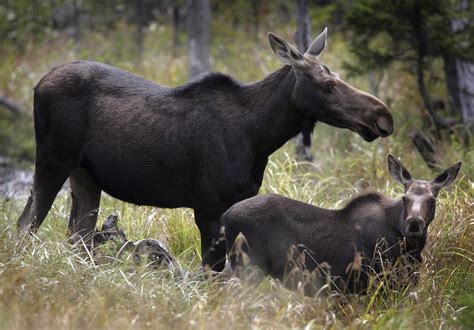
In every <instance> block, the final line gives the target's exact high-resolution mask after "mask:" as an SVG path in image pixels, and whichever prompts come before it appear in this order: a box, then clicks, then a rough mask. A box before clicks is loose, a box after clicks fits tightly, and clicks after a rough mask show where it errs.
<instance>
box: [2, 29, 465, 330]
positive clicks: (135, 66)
mask: <svg viewBox="0 0 474 330" xmlns="http://www.w3.org/2000/svg"><path fill="white" fill-rule="evenodd" d="M121 32H123V31H118V32H116V34H112V33H111V35H110V36H109V37H108V38H104V37H103V36H101V35H100V34H92V33H91V34H89V35H88V36H87V37H85V40H84V41H83V44H82V46H81V48H80V50H77V51H73V45H71V44H70V43H69V42H66V41H65V40H64V39H62V38H61V37H57V38H56V39H54V38H51V39H50V40H48V41H47V42H46V41H45V42H44V44H41V45H37V47H36V48H34V52H33V50H32V49H33V48H32V49H31V51H29V52H27V53H26V54H25V55H23V56H22V57H21V59H20V60H15V56H17V55H16V54H13V53H12V54H5V55H6V57H5V58H6V60H5V62H4V63H3V64H1V65H0V72H1V73H5V75H0V77H6V78H0V86H2V88H3V89H4V90H6V91H7V92H8V93H9V94H10V95H11V96H14V98H15V99H17V100H19V101H21V102H22V103H23V104H27V105H30V106H31V103H32V92H31V88H32V87H33V86H34V84H35V83H36V82H37V81H38V80H39V78H40V77H41V76H42V75H43V74H45V73H46V72H47V71H48V69H49V68H50V67H51V66H53V65H55V64H58V63H64V62H68V61H72V60H74V59H77V58H93V59H96V60H99V61H106V62H108V63H111V64H114V65H118V66H120V67H122V68H125V69H129V70H132V71H134V72H136V73H138V74H141V75H144V76H146V77H147V78H149V79H152V80H155V81H159V82H161V83H164V84H168V85H177V84H179V83H182V82H184V81H185V80H186V58H185V56H184V55H180V56H176V57H173V56H172V55H171V52H169V51H163V49H166V47H165V45H166V42H167V41H166V40H167V37H166V36H169V33H170V31H169V29H167V28H166V27H163V26H157V27H155V28H154V29H153V30H152V31H150V32H149V34H148V36H147V46H146V52H145V54H144V55H143V61H142V62H141V63H137V62H135V61H134V60H133V59H132V58H130V56H129V55H128V53H127V51H128V50H127V49H129V48H127V47H129V46H130V45H129V44H127V42H129V41H127V40H128V39H127V40H123V42H120V38H121ZM276 32H278V33H279V34H281V35H283V36H285V37H288V36H289V35H290V31H287V30H277V31H276ZM125 36H126V35H125ZM122 38H124V39H125V37H122ZM259 40H260V42H259V43H258V44H257V45H255V44H254V43H253V41H252V43H251V42H250V41H248V40H247V39H246V35H245V33H244V32H239V31H230V28H229V30H227V28H226V27H225V26H224V27H222V29H220V32H219V34H217V36H216V37H215V39H214V46H215V47H213V52H214V56H215V58H214V63H213V64H214V66H215V67H216V68H217V69H218V70H221V71H225V72H228V73H234V74H236V76H237V78H239V79H242V80H244V81H251V80H255V79H259V78H261V77H263V75H264V74H266V73H268V72H270V71H272V70H274V69H275V68H277V67H278V66H279V63H278V62H277V61H276V60H275V58H274V57H273V56H272V54H271V52H270V47H269V46H268V45H267V44H266V42H265V36H264V35H263V34H262V35H261V36H259ZM331 40H333V41H331ZM219 44H223V45H226V46H225V47H218V45H219ZM110 50H112V51H110ZM178 53H179V52H178ZM181 53H184V49H181ZM331 54H337V56H336V55H331ZM342 58H349V55H348V54H347V51H346V49H345V47H344V41H343V40H342V39H341V37H340V36H335V37H334V39H331V36H330V40H329V49H328V50H327V52H326V54H325V55H324V56H323V59H324V60H325V61H327V62H328V65H329V67H331V68H333V69H334V70H335V71H339V72H340V73H342V72H341V68H342ZM243 67H246V68H249V69H247V70H243V69H242V68H243ZM251 68H254V69H253V70H251ZM384 75H385V78H384V79H385V80H383V81H382V87H384V89H383V91H382V92H381V97H382V98H383V99H384V100H387V99H389V100H390V104H391V108H392V111H393V113H394V117H395V125H396V126H395V134H394V135H393V136H392V137H390V138H388V139H383V140H380V139H379V140H376V141H374V142H373V143H366V142H364V141H363V140H362V139H361V138H360V137H358V136H356V135H355V134H354V133H351V132H348V131H344V130H340V129H335V128H332V127H328V126H326V125H323V124H318V125H317V127H316V130H315V136H314V141H315V145H314V147H313V151H314V154H315V162H314V163H313V164H307V163H297V162H295V161H294V159H293V157H292V155H293V146H292V145H291V143H290V144H287V145H286V146H284V147H283V148H282V149H281V150H279V151H278V152H277V153H275V154H274V155H273V156H272V157H271V160H270V162H269V164H268V167H267V170H266V173H265V178H264V183H263V186H262V188H261V193H266V192H276V193H279V194H282V195H285V196H288V197H290V198H294V199H298V200H301V201H304V202H308V203H311V204H314V205H317V206H321V207H328V208H338V207H342V206H343V205H344V204H345V203H346V201H347V200H348V199H349V198H350V197H352V196H354V195H356V194H358V193H360V192H362V191H364V190H365V189H368V188H370V189H375V190H378V191H380V192H382V193H385V194H387V195H389V196H392V197H399V196H401V193H402V187H401V186H399V185H398V184H396V183H395V182H394V181H393V180H391V179H390V178H389V175H388V172H387V169H386V163H385V162H386V161H385V157H386V154H387V153H388V152H392V153H394V154H396V155H398V156H401V157H402V160H403V162H404V164H406V165H407V167H408V168H409V169H410V171H411V172H412V174H413V176H414V177H415V178H420V179H421V178H424V179H431V178H433V177H434V176H435V173H432V172H431V171H430V170H429V169H428V168H427V167H426V165H425V164H424V163H423V161H422V160H421V157H420V156H419V154H418V153H417V152H416V150H415V149H414V147H413V145H412V143H411V141H410V140H409V138H408V136H407V133H408V132H410V131H411V130H413V129H414V128H417V127H420V125H421V123H422V122H423V116H422V115H421V112H420V111H419V110H418V106H419V104H420V103H419V99H418V97H417V96H416V95H415V94H414V93H413V86H414V81H413V79H412V78H411V77H410V76H408V75H406V74H404V73H403V72H401V71H399V70H398V71H397V70H396V68H394V69H393V70H392V71H387V72H386V73H384ZM342 76H343V75H342ZM350 82H351V83H353V84H354V85H356V86H358V87H361V88H362V89H366V82H365V79H364V78H363V77H362V78H357V79H352V80H350ZM388 82H390V84H389V83H388ZM0 122H1V123H3V124H4V125H5V127H7V126H8V125H10V126H8V127H7V128H6V129H7V131H3V133H1V134H3V135H2V136H6V137H7V138H8V142H7V143H5V144H3V146H2V148H4V149H2V150H3V151H4V150H6V151H7V152H10V154H12V155H13V156H15V157H19V158H22V157H24V158H28V157H29V158H30V159H31V158H32V156H33V155H32V146H33V142H32V141H33V140H32V136H33V132H32V126H31V116H30V115H26V116H25V120H24V121H22V122H21V123H18V122H15V121H14V120H13V119H10V118H7V117H2V118H1V120H0ZM20 128H21V129H20ZM16 131H18V132H22V133H21V134H23V135H21V134H15V133H16ZM470 140H471V141H470V142H471V145H472V143H474V141H473V139H472V137H471V139H470ZM438 148H439V151H440V154H441V155H443V159H442V161H443V165H444V166H449V165H451V164H454V163H455V162H457V161H458V160H463V162H464V163H463V168H462V169H461V172H460V175H459V177H458V179H457V181H456V183H455V184H454V185H453V186H451V187H450V188H449V189H447V190H445V191H442V192H441V193H440V195H439V197H438V205H437V214H436V218H435V220H434V222H433V223H432V224H431V226H430V230H429V240H428V244H427V247H426V249H425V251H424V253H423V256H424V263H423V265H422V268H421V280H420V283H419V285H418V286H417V287H414V288H411V290H409V291H407V292H404V293H401V294H399V293H396V292H390V293H389V294H388V295H387V296H385V297H383V298H382V297H380V296H378V295H370V296H358V297H357V296H355V297H354V296H352V297H342V296H340V295H331V296H323V295H320V296H317V297H304V296H303V295H301V294H300V293H295V292H289V291H287V290H286V289H284V288H282V286H281V285H280V284H279V282H278V281H273V280H271V279H267V280H265V281H264V282H263V283H262V284H261V285H260V286H259V287H258V288H256V289H255V288H253V287H251V286H247V285H245V284H244V283H241V282H240V281H239V280H238V279H235V278H229V277H226V276H221V277H217V278H212V279H206V276H205V275H204V274H202V273H200V271H199V265H200V259H201V256H200V248H199V246H200V241H199V232H198V230H197V227H196V226H195V224H194V219H193V213H192V210H189V209H175V210H163V209H156V208H151V207H138V206H134V205H131V204H127V203H123V202H120V201H118V200H115V199H112V198H111V197H109V196H105V195H104V196H103V197H102V201H101V210H100V215H99V221H100V222H101V221H103V220H104V219H105V218H106V216H107V215H108V214H109V213H111V212H116V213H117V214H118V215H119V219H120V220H119V224H120V226H121V228H123V229H124V230H125V231H126V233H127V235H128V236H129V238H130V239H133V240H136V239H141V238H156V239H159V240H161V241H162V242H163V243H164V244H165V245H166V246H167V247H169V249H170V251H171V252H172V254H173V255H174V256H176V258H177V259H178V260H179V262H180V263H181V265H182V266H183V267H184V268H186V269H189V270H190V271H191V272H192V274H190V275H188V276H187V277H186V278H184V279H182V278H178V277H175V276H174V275H173V274H172V273H170V272H169V271H152V270H150V269H149V268H147V267H146V266H136V265H134V264H133V262H131V260H128V259H127V258H121V259H115V258H113V257H112V255H113V254H109V257H108V258H105V259H104V260H103V261H102V262H101V263H99V264H94V263H93V262H92V261H91V260H90V258H88V257H87V256H84V255H83V254H78V253H77V252H76V251H75V250H73V249H72V248H71V247H70V246H69V245H68V244H67V243H66V238H65V233H66V228H67V219H68V216H69V209H70V197H69V196H68V195H67V194H65V195H60V196H58V198H57V199H56V202H55V204H54V206H53V208H52V209H51V211H50V213H49V215H48V217H47V219H46V221H45V223H44V224H43V226H42V227H41V229H40V230H39V232H38V236H37V237H34V238H32V239H28V240H26V241H23V242H18V241H17V239H16V234H15V221H16V218H17V217H18V215H19V213H20V212H21V210H22V207H23V203H22V202H21V201H16V200H0V328H5V329H6V328H8V329H12V328H22V329H23V328H86V327H90V328H157V327H158V328H206V329H208V328H211V329H212V328H249V327H259V328H260V327H262V328H290V327H291V328H308V329H313V328H317V329H319V328H334V329H336V328H340V327H350V328H359V327H362V328H380V329H381V328H383V329H385V328H389V329H390V328H423V329H424V328H449V327H454V328H458V327H462V326H465V327H466V328H472V327H473V322H474V319H473V308H474V303H473V301H474V288H473V287H474V278H473V275H472V273H473V259H474V228H473V227H474V215H473V213H474V212H473V211H474V204H473V197H474V191H473V190H474V182H473V174H474V152H473V151H472V148H471V149H469V148H465V147H463V146H462V144H461V143H460V140H459V139H458V138H457V137H456V136H453V137H451V138H448V139H445V142H442V143H440V144H439V145H438ZM25 155H29V156H25Z"/></svg>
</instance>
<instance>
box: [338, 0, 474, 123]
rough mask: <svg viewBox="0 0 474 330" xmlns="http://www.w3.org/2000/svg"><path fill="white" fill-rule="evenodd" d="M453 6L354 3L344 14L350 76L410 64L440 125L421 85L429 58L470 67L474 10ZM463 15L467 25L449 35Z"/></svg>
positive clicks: (440, 0) (376, 0) (418, 1)
mask: <svg viewBox="0 0 474 330" xmlns="http://www.w3.org/2000/svg"><path fill="white" fill-rule="evenodd" d="M457 4H458V2H457V1H453V0H357V1H355V3H354V4H353V5H352V6H351V7H350V8H348V11H347V15H346V23H347V24H348V27H349V28H350V29H351V30H352V31H353V36H352V39H351V50H352V52H353V53H354V54H355V56H356V59H357V61H356V63H353V64H352V65H350V70H351V71H352V73H356V74H357V73H366V72H367V71H368V70H373V69H381V68H385V67H387V66H388V65H390V64H391V63H392V62H393V61H401V62H404V63H406V64H408V67H409V68H410V71H411V72H412V73H413V74H415V75H416V79H417V84H418V89H419V92H420V96H421V98H422V100H423V104H424V106H425V108H426V110H427V111H428V112H429V113H430V115H431V117H432V119H433V123H434V125H435V127H436V129H437V130H439V128H440V126H441V122H442V120H440V118H438V115H437V113H436V112H435V111H434V110H433V107H432V102H431V99H430V96H429V93H428V91H427V88H426V84H425V73H426V72H427V71H428V70H429V59H432V58H436V57H442V58H443V59H445V58H449V57H455V58H459V59H462V60H463V61H467V62H474V52H473V50H474V43H473V42H472V35H474V26H473V20H472V13H473V12H472V7H471V8H460V7H459V6H458V5H457ZM463 16H467V17H469V18H468V19H467V22H468V24H465V25H464V27H463V29H459V30H456V31H453V28H452V25H451V21H452V19H454V18H455V17H463Z"/></svg>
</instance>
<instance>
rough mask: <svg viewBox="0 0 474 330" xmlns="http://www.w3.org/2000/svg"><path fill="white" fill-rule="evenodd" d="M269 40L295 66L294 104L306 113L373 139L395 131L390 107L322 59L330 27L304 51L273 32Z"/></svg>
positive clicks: (280, 56)
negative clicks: (354, 85) (346, 78)
mask: <svg viewBox="0 0 474 330" xmlns="http://www.w3.org/2000/svg"><path fill="white" fill-rule="evenodd" d="M268 39H269V41H270V45H271V46H272V49H273V51H274V53H275V55H276V56H277V57H278V58H279V59H280V60H281V61H282V62H283V63H285V64H287V65H291V66H292V67H293V68H294V73H295V75H296V83H295V85H294V88H293V91H292V94H291V98H292V103H293V104H294V106H295V107H296V108H297V109H298V110H299V111H301V112H302V113H303V114H304V115H305V116H307V117H308V118H310V119H312V120H315V121H322V122H324V123H327V124H329V125H332V126H336V127H340V128H348V129H350V130H352V131H354V132H356V133H358V134H359V135H360V136H362V138H363V139H365V140H366V141H369V142H370V141H373V140H375V139H376V138H378V137H379V136H381V137H386V136H389V135H391V134H392V133H393V118H392V115H391V114H390V111H389V109H388V108H387V106H386V105H385V104H384V103H383V102H382V101H381V100H379V99H378V98H376V97H374V96H372V95H370V94H368V93H365V92H362V91H360V90H358V89H356V88H354V87H352V86H351V85H349V84H348V83H346V82H345V81H343V80H342V79H341V78H340V77H339V75H338V74H336V73H334V72H332V71H331V70H330V69H329V68H328V67H327V65H325V64H324V63H323V62H322V61H321V59H320V58H319V56H320V55H321V53H322V52H323V50H324V48H325V47H326V39H327V28H325V29H324V31H323V32H322V33H321V34H320V35H319V36H317V37H316V39H314V41H313V42H312V43H311V45H310V46H309V48H308V50H307V51H306V52H305V53H304V54H301V53H300V52H299V51H298V50H297V49H296V48H295V47H294V46H292V45H290V44H289V43H288V42H286V41H285V40H283V39H282V38H280V37H278V36H277V35H275V34H273V33H269V34H268Z"/></svg>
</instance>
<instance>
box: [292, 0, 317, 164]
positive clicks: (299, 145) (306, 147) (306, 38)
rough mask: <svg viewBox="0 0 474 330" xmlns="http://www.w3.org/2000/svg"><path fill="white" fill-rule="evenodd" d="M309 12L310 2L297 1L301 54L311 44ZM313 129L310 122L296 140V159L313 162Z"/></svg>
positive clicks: (297, 29) (297, 41) (296, 35)
mask: <svg viewBox="0 0 474 330" xmlns="http://www.w3.org/2000/svg"><path fill="white" fill-rule="evenodd" d="M308 11H309V10H308V1H307V0H297V10H296V32H295V40H296V46H297V47H298V50H299V51H300V52H301V53H305V52H306V50H307V49H308V47H309V44H310V42H311V21H310V19H309V14H308ZM313 128H314V123H313V122H312V121H308V123H307V125H305V127H304V128H303V131H302V132H301V133H300V134H298V136H297V137H296V138H295V149H296V150H295V153H296V159H299V160H305V161H308V162H312V161H313V154H312V153H311V144H312V141H311V135H312V132H313Z"/></svg>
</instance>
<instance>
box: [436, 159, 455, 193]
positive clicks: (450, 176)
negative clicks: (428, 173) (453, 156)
mask: <svg viewBox="0 0 474 330" xmlns="http://www.w3.org/2000/svg"><path fill="white" fill-rule="evenodd" d="M461 165H462V162H459V163H457V164H455V165H453V166H451V167H450V168H448V169H446V170H444V171H443V173H441V174H440V175H438V176H437V177H436V178H435V179H434V180H433V181H431V184H432V187H433V190H434V193H435V194H438V192H439V190H440V189H441V188H444V187H447V186H449V185H450V184H451V183H453V182H454V180H455V179H456V177H457V175H458V173H459V170H460V169H461Z"/></svg>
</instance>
